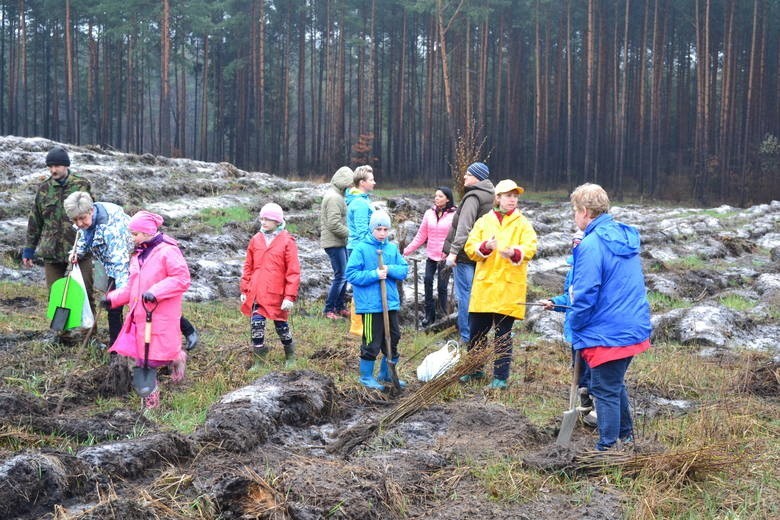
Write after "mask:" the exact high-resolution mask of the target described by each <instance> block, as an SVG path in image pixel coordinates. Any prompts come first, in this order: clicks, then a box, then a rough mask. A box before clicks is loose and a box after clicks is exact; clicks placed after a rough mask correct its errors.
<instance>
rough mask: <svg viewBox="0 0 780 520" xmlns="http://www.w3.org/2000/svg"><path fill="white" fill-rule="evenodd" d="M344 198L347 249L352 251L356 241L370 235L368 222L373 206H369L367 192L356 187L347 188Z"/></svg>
mask: <svg viewBox="0 0 780 520" xmlns="http://www.w3.org/2000/svg"><path fill="white" fill-rule="evenodd" d="M344 200H345V202H346V203H347V227H348V228H349V240H348V241H347V250H349V251H352V249H353V248H354V247H355V245H356V244H357V243H358V242H360V241H361V240H363V239H364V238H366V237H369V236H371V232H370V231H369V229H368V223H369V222H370V221H371V214H372V213H373V212H374V208H372V207H371V202H370V201H369V198H368V193H364V192H362V191H360V190H359V189H357V188H347V190H346V193H345V194H344Z"/></svg>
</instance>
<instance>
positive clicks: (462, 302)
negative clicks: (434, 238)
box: [453, 262, 476, 343]
mask: <svg viewBox="0 0 780 520" xmlns="http://www.w3.org/2000/svg"><path fill="white" fill-rule="evenodd" d="M475 267H476V266H475V265H474V264H467V263H460V262H458V263H457V264H455V267H454V269H453V270H454V271H455V297H456V298H457V299H458V332H459V333H460V341H461V343H468V342H469V340H470V339H471V331H470V329H469V300H471V284H472V283H473V282H474V269H475Z"/></svg>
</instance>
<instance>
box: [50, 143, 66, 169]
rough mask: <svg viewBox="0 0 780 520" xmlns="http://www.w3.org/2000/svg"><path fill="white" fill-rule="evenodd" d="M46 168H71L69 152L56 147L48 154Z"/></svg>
mask: <svg viewBox="0 0 780 520" xmlns="http://www.w3.org/2000/svg"><path fill="white" fill-rule="evenodd" d="M46 166H70V157H68V152H66V151H65V149H64V148H62V147H60V146H55V147H54V148H52V149H51V150H49V153H47V154H46Z"/></svg>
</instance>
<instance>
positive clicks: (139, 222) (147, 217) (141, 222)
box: [127, 209, 163, 235]
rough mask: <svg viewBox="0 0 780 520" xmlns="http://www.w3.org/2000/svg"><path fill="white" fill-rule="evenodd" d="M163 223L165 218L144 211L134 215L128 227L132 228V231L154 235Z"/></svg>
mask: <svg viewBox="0 0 780 520" xmlns="http://www.w3.org/2000/svg"><path fill="white" fill-rule="evenodd" d="M162 223H163V218H162V217H161V216H160V215H158V214H156V213H152V212H150V211H146V210H144V209H142V210H141V211H139V212H138V213H136V214H135V215H133V218H131V219H130V223H129V224H128V225H127V227H128V228H130V231H135V232H137V233H146V234H148V235H154V234H155V233H157V228H159V227H160V226H162Z"/></svg>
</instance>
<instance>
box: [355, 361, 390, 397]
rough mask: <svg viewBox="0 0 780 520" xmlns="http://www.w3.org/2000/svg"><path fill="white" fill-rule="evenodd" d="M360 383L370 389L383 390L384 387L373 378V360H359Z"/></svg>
mask: <svg viewBox="0 0 780 520" xmlns="http://www.w3.org/2000/svg"><path fill="white" fill-rule="evenodd" d="M359 381H360V384H361V385H363V386H365V387H366V388H370V389H371V390H384V389H385V387H384V386H382V385H381V384H379V382H377V380H376V379H374V361H369V360H367V359H361V360H360V379H359Z"/></svg>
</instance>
